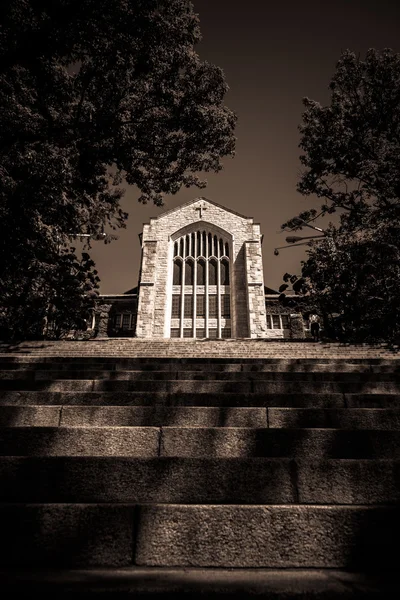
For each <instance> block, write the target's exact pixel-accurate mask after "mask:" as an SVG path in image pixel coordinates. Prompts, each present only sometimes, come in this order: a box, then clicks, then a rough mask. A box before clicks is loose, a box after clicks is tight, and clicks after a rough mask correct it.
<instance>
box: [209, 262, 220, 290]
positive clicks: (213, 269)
mask: <svg viewBox="0 0 400 600" xmlns="http://www.w3.org/2000/svg"><path fill="white" fill-rule="evenodd" d="M208 266H209V272H208V273H209V275H208V285H217V269H218V264H217V261H216V260H215V259H212V260H210V262H209V264H208Z"/></svg>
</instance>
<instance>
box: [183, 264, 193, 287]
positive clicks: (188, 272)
mask: <svg viewBox="0 0 400 600" xmlns="http://www.w3.org/2000/svg"><path fill="white" fill-rule="evenodd" d="M193 279H194V262H193V261H192V260H187V261H186V263H185V285H193Z"/></svg>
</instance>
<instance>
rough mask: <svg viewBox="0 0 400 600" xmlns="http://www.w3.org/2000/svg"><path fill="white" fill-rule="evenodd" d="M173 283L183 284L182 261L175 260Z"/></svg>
mask: <svg viewBox="0 0 400 600" xmlns="http://www.w3.org/2000/svg"><path fill="white" fill-rule="evenodd" d="M173 285H182V261H181V260H175V261H174V277H173Z"/></svg>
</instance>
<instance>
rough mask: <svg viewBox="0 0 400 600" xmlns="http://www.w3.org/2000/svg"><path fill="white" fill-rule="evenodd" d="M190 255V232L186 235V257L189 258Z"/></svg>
mask: <svg viewBox="0 0 400 600" xmlns="http://www.w3.org/2000/svg"><path fill="white" fill-rule="evenodd" d="M188 256H190V235H189V234H188V235H187V236H186V254H185V258H187V257H188Z"/></svg>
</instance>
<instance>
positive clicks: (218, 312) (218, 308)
mask: <svg viewBox="0 0 400 600" xmlns="http://www.w3.org/2000/svg"><path fill="white" fill-rule="evenodd" d="M217 319H218V322H217V331H218V333H217V336H218V337H219V338H220V337H221V261H220V260H218V261H217Z"/></svg>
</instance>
